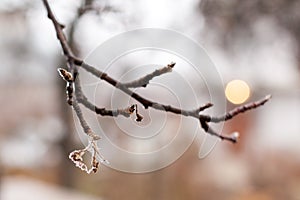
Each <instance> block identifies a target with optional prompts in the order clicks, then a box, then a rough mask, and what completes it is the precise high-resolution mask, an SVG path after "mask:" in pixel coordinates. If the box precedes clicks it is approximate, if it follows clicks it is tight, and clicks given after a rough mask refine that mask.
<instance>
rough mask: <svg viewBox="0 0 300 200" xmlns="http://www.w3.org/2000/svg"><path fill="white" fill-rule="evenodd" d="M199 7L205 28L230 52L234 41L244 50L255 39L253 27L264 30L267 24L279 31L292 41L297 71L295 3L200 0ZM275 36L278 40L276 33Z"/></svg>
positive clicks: (299, 33) (299, 20)
mask: <svg viewBox="0 0 300 200" xmlns="http://www.w3.org/2000/svg"><path fill="white" fill-rule="evenodd" d="M199 6H200V9H201V12H202V13H203V15H204V16H205V19H206V22H207V24H208V26H209V27H210V28H211V29H212V31H214V32H215V33H216V34H217V35H218V39H219V40H220V41H221V42H222V44H223V47H224V48H227V49H231V47H232V46H233V43H234V42H243V43H244V45H245V48H247V44H248V45H249V44H250V43H251V42H253V41H254V40H255V39H257V38H255V26H256V25H257V24H258V23H262V24H261V25H262V26H265V28H266V30H267V29H268V25H269V24H270V23H271V24H274V25H275V26H278V27H280V28H282V29H283V30H284V31H286V32H287V33H288V34H289V36H290V37H292V38H293V40H294V44H295V46H294V48H295V56H296V59H297V60H298V68H299V69H300V12H299V10H300V1H299V0H288V1H286V0H273V1H271V0H263V1H261V0H243V1H240V0H201V1H200V3H199ZM275 34H277V35H278V40H280V39H281V34H280V32H278V33H275ZM235 53H236V52H235ZM274 59H275V58H274Z"/></svg>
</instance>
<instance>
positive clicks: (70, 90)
mask: <svg viewBox="0 0 300 200" xmlns="http://www.w3.org/2000/svg"><path fill="white" fill-rule="evenodd" d="M42 1H43V3H44V5H45V8H46V10H47V13H48V15H47V16H48V18H49V19H50V20H51V21H52V23H53V25H54V28H55V31H56V36H57V39H58V40H59V42H60V45H61V48H62V51H63V53H64V56H65V57H66V63H67V69H62V68H59V69H58V72H59V75H60V76H61V77H62V78H63V79H64V80H65V81H66V93H67V102H68V104H69V105H70V106H72V108H73V110H74V111H75V113H76V115H77V118H78V120H79V122H80V125H81V127H82V129H83V131H84V132H85V134H86V135H87V136H88V138H89V140H90V142H89V144H88V145H87V146H86V147H85V148H84V149H81V150H74V151H73V152H71V153H70V155H69V158H70V159H71V160H72V161H73V162H74V164H75V166H76V167H79V168H80V169H81V170H83V171H85V172H87V173H91V172H94V173H96V172H97V171H98V169H99V165H100V163H108V162H107V161H106V160H105V159H104V157H103V156H102V155H101V154H100V152H99V148H98V146H97V141H98V140H99V139H100V137H99V136H98V135H97V134H95V133H94V132H93V131H92V129H91V128H90V126H89V125H88V123H87V122H86V120H85V118H84V116H83V114H82V111H81V108H80V106H79V104H82V105H83V106H84V107H86V108H87V109H89V110H91V111H92V112H95V113H96V114H99V115H101V116H109V117H117V116H119V115H121V116H124V117H129V116H130V115H131V114H133V113H135V115H136V121H137V122H140V121H142V120H143V117H142V116H141V115H140V114H139V113H138V106H137V104H134V105H129V106H128V107H127V108H120V109H116V110H110V109H106V108H101V107H98V106H96V105H94V104H93V103H91V102H90V101H89V100H88V98H87V97H86V96H85V94H84V92H83V91H82V89H81V85H80V77H79V72H78V68H79V67H80V68H82V69H84V70H86V71H87V72H89V73H91V74H92V75H94V76H96V77H98V78H99V79H101V80H103V81H105V82H107V83H108V84H110V85H112V86H113V87H115V88H117V89H119V90H121V91H123V92H124V93H125V94H127V95H129V96H130V97H131V98H133V99H135V100H136V101H137V102H138V103H140V104H141V105H142V106H143V107H144V109H148V108H152V109H156V110H160V111H162V112H170V113H173V114H177V115H182V116H186V117H192V118H195V119H197V120H199V124H200V126H201V128H202V129H203V130H204V131H205V132H206V133H208V134H211V135H213V136H216V137H218V138H220V139H221V140H226V141H229V142H232V143H236V142H237V141H238V138H239V134H238V133H237V132H235V133H232V134H231V135H222V134H219V133H217V132H216V131H214V130H213V128H212V127H211V126H210V123H220V122H224V121H227V120H230V119H232V118H233V117H235V116H236V115H238V114H241V113H244V112H246V111H249V110H252V109H255V108H257V107H260V106H263V105H264V104H265V103H266V102H268V101H269V100H270V99H271V95H267V96H266V97H264V98H263V99H261V100H258V101H256V102H251V103H249V104H246V105H243V106H240V107H237V108H235V109H233V110H231V111H229V112H228V113H225V114H223V115H220V116H209V115H204V114H202V112H203V111H204V110H206V109H208V108H210V107H212V106H213V104H212V103H207V104H205V105H203V106H200V107H198V108H196V109H193V110H183V109H181V108H176V107H174V106H171V105H165V104H162V103H159V102H155V101H152V100H149V99H147V98H145V97H143V96H141V95H139V94H138V93H135V92H133V91H132V90H131V88H138V87H147V85H148V84H150V81H151V80H152V79H153V78H156V77H158V76H161V75H163V74H166V73H169V72H171V71H172V69H173V68H174V66H175V63H174V62H171V63H170V64H168V65H166V66H165V67H162V68H160V69H156V70H155V71H153V72H152V73H149V74H147V75H145V76H143V77H141V78H139V79H137V80H133V81H131V82H127V83H122V82H119V81H117V80H115V79H114V78H112V77H111V76H109V75H108V74H106V73H104V72H102V71H100V70H98V69H97V68H96V67H94V66H91V65H89V64H87V63H85V62H84V61H83V60H81V59H80V58H78V57H76V56H74V53H73V51H72V49H71V47H70V46H69V44H68V41H67V39H66V36H65V34H64V32H63V28H64V25H62V24H60V23H59V22H58V21H57V19H56V18H55V16H54V14H53V12H52V10H51V8H50V6H49V3H48V1H47V0H42ZM75 89H76V90H75ZM74 91H75V92H74ZM87 151H91V152H92V157H91V167H90V168H88V166H87V165H86V164H85V162H84V160H83V156H84V155H85V153H86V152H87Z"/></svg>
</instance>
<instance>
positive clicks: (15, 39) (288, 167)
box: [0, 0, 300, 200]
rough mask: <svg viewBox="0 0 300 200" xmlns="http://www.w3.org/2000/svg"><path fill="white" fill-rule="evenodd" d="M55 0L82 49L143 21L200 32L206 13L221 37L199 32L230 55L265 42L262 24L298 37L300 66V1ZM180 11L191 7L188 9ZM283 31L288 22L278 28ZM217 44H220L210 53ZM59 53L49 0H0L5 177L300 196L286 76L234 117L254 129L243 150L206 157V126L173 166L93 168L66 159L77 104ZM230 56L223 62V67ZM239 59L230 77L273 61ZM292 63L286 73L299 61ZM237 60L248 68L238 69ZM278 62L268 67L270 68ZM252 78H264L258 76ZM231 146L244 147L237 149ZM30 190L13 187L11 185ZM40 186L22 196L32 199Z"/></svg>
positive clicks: (125, 193) (168, 192) (127, 194)
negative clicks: (259, 104) (259, 102)
mask: <svg viewBox="0 0 300 200" xmlns="http://www.w3.org/2000/svg"><path fill="white" fill-rule="evenodd" d="M50 3H51V6H53V10H54V11H55V14H56V16H57V18H58V19H60V22H62V23H63V24H64V25H66V29H64V31H65V33H66V34H67V35H68V38H69V39H68V41H69V44H70V46H72V48H73V50H76V51H75V53H76V54H77V55H78V56H84V55H86V54H87V53H88V52H89V51H90V50H91V49H93V48H95V47H96V46H97V45H98V44H99V43H100V42H103V41H105V40H106V39H107V38H110V37H111V36H112V35H114V34H117V33H120V32H122V31H125V30H128V29H134V28H141V27H152V26H153V27H162V28H170V29H175V30H177V31H179V32H183V33H184V34H187V35H190V36H192V38H196V39H198V38H197V36H199V32H197V33H196V34H194V32H193V31H194V29H196V30H197V31H198V30H199V29H201V26H202V24H201V22H202V18H200V17H199V15H197V14H199V13H201V14H203V15H204V17H205V18H204V19H205V21H206V25H207V26H206V27H205V30H201V31H200V32H203V31H205V32H208V33H213V34H210V35H209V36H211V35H213V37H207V38H206V37H203V38H204V39H203V38H201V39H200V41H201V40H202V39H203V40H205V41H207V43H209V42H211V41H212V42H216V41H218V42H219V43H218V45H219V46H221V47H223V49H222V53H223V54H225V55H226V56H227V55H228V54H230V53H231V55H233V57H234V59H232V57H230V56H228V57H229V58H228V59H232V60H236V57H235V56H238V55H243V54H244V52H243V50H244V49H246V48H248V47H249V46H250V45H253V44H258V43H261V40H259V39H258V38H257V37H258V36H257V32H256V31H257V29H258V27H259V29H260V30H262V31H266V35H265V36H266V37H268V36H269V35H272V34H273V35H275V37H278V40H281V39H283V38H282V36H284V37H285V36H288V37H290V38H292V42H291V43H292V45H293V48H294V49H293V50H294V51H288V53H289V54H293V53H295V57H296V58H297V59H298V67H299V68H300V25H299V24H300V14H299V13H300V12H299V10H300V8H299V6H300V2H299V0H298V1H297V0H288V1H284V0H263V1H259V0H201V1H199V0H181V1H180V0H178V1H174V0H164V1H151V0H140V1H129V0H128V1H124V0H112V1H110V0H107V1H105V0H81V1H78V0H72V1H60V0H56V1H55V0H52V1H50ZM92 4H93V5H95V7H93V6H91V5H92ZM115 5H117V6H115ZM197 6H198V7H197ZM94 8H95V9H94ZM199 10H200V11H199ZM178 11H182V12H181V13H180V17H178V13H179V12H178ZM194 12H195V13H194ZM201 17H202V15H201ZM159 22H161V23H159ZM199 22H200V23H199ZM270 27H271V28H270ZM274 27H275V29H274ZM276 28H277V29H276ZM274 30H279V31H278V32H276V31H275V33H274ZM189 31H190V32H189ZM272 31H273V33H270V32H272ZM277 35H278V36H277ZM284 39H286V37H285V38H284ZM203 40H202V41H201V42H203ZM81 41H84V42H81ZM79 42H80V43H79ZM79 44H80V46H79ZM207 46H208V48H209V44H207ZM237 46H238V48H236V47H237ZM257 49H258V48H257ZM79 50H80V51H79ZM214 50H215V49H213V48H211V49H210V51H209V54H213V53H214ZM255 51H256V49H255ZM60 52H61V48H60V46H59V43H58V41H57V39H56V38H55V31H54V30H53V26H52V24H51V22H50V20H49V19H47V17H46V12H45V9H44V7H43V5H42V2H41V1H32V0H27V1H26V0H14V1H11V0H3V1H1V2H0V59H1V61H2V63H1V67H0V78H1V79H0V108H1V115H0V121H1V124H0V131H1V134H0V150H1V152H0V156H1V157H0V179H1V175H4V181H3V182H4V183H3V185H5V184H6V180H7V177H8V178H10V177H12V179H11V180H15V179H14V176H16V175H25V176H26V177H27V178H29V179H31V178H36V179H39V180H45V181H48V182H51V183H54V184H57V185H62V186H68V187H72V188H74V189H76V190H77V191H80V192H86V193H90V194H93V195H96V196H100V197H103V198H106V199H124V200H126V199H128V200H134V199H172V200H174V199H195V200H196V199H197V200H198V199H228V200H229V199H230V200H232V199H249V200H250V199H252V200H268V199H295V200H296V199H297V200H298V199H299V195H300V194H299V185H300V176H299V175H300V171H299V169H300V168H299V166H300V161H299V159H298V152H299V148H297V147H299V145H298V140H299V130H300V127H299V126H298V124H299V123H298V121H299V118H300V116H299V114H298V111H297V109H298V108H299V107H300V105H299V95H295V93H294V91H291V90H290V87H286V86H282V85H280V84H281V82H280V84H278V85H280V86H281V89H282V90H281V91H283V92H282V93H281V94H278V95H277V96H276V98H274V99H273V100H272V102H271V104H269V105H267V106H268V107H267V108H265V109H262V110H257V111H255V112H256V113H253V115H252V114H250V115H249V114H246V115H242V116H241V117H239V118H237V119H236V121H234V122H233V123H235V124H234V125H233V127H234V128H235V129H236V128H239V127H241V129H242V130H243V131H241V132H243V134H244V135H243V136H242V139H244V138H246V137H245V132H246V131H248V132H249V134H248V136H249V137H247V138H246V140H247V142H244V143H240V144H238V145H242V148H240V149H239V148H237V147H238V146H237V145H234V146H232V145H231V144H229V145H228V144H227V143H224V144H223V143H221V144H219V145H217V146H216V148H215V149H214V151H213V155H211V156H209V157H207V158H206V159H205V160H198V159H197V158H196V157H197V154H198V153H199V145H200V143H201V141H202V139H203V137H202V136H203V135H202V136H199V138H197V139H196V141H195V143H194V144H193V145H191V147H190V148H189V149H188V150H187V151H186V152H185V154H184V155H183V156H182V157H181V158H180V159H178V160H177V161H176V162H175V163H174V164H172V165H171V166H169V167H167V168H165V169H161V170H159V171H155V172H153V173H146V174H126V173H121V172H118V171H115V170H112V169H110V168H108V167H103V168H102V169H101V170H100V173H98V174H97V175H95V176H87V175H86V174H85V173H83V172H81V171H80V170H78V169H76V168H75V167H74V165H72V163H71V161H70V160H68V159H67V155H68V153H69V152H70V151H71V150H72V149H74V147H75V146H74V145H76V144H75V143H76V141H75V139H74V137H76V138H77V135H76V134H74V132H75V131H74V130H73V126H74V121H73V118H72V116H71V109H70V108H69V107H68V106H67V104H66V102H65V101H64V100H65V98H66V94H65V83H64V81H62V80H61V78H60V77H59V76H58V74H57V72H56V68H57V67H64V66H65V59H64V58H63V55H61V53H60ZM276 59H280V58H277V57H275V58H274V59H273V62H272V63H271V64H274V63H275V64H276V62H277V60H276ZM225 65H226V63H222V62H220V63H218V66H217V67H222V66H225ZM230 67H231V66H230ZM230 67H224V71H223V72H226V73H223V74H222V76H223V77H224V79H225V80H226V79H227V80H228V79H230V78H232V74H234V73H233V72H235V73H236V74H238V75H240V74H242V73H257V74H261V71H260V69H261V68H263V67H264V63H262V62H261V63H259V64H258V65H256V67H258V68H254V66H252V65H251V64H248V63H247V64H246V65H244V68H243V67H240V66H239V65H234V66H233V67H232V68H230ZM252 67H253V68H252ZM284 67H286V66H284ZM288 67H289V68H288V69H287V70H286V71H284V73H281V74H280V75H281V76H285V75H286V74H285V72H290V71H289V70H290V69H291V68H292V67H294V66H292V67H291V66H288ZM237 68H243V70H240V71H238V72H236V71H237V70H236V69H237ZM21 69H22V70H21ZM255 69H259V70H255ZM276 70H277V69H276V68H272V69H265V71H266V72H267V73H268V74H272V73H273V72H274V71H276ZM291 73H293V71H292V72H291ZM228 74H229V76H227V75H228ZM294 74H295V73H294ZM255 75H256V74H255ZM262 78H263V81H264V82H262V83H266V79H267V78H268V77H266V75H265V74H263V75H262ZM269 79H273V77H272V76H270V77H269ZM251 81H253V82H254V83H256V82H258V81H257V77H255V78H253V79H251ZM275 82H278V80H275ZM272 83H273V82H272ZM260 86H261V85H259V86H258V87H256V88H255V89H254V90H255V92H258V93H259V92H260V93H261V94H262V93H265V91H262V90H263V89H265V88H263V89H261V88H260ZM288 86H290V85H288ZM297 87H298V86H297ZM253 88H254V87H253ZM274 88H275V86H274V84H273V85H272V84H269V87H268V88H267V89H274ZM274 90H275V89H274ZM272 93H273V91H272ZM259 95H260V94H259ZM259 95H258V96H259ZM280 95H281V96H280ZM282 96H284V97H285V98H282ZM291 96H292V97H291ZM45 104H46V105H47V106H45ZM231 106H232V105H231ZM282 116H285V117H282ZM249 118H251V120H249ZM245 120H249V121H251V123H245ZM238 123H239V124H238ZM245 124H246V125H245ZM283 124H284V125H287V126H284V127H283V126H282V125H283ZM235 129H233V131H235ZM246 129H247V130H246ZM274 129H275V130H276V131H277V132H274ZM244 130H245V131H244ZM258 130H259V131H258ZM238 131H239V130H238ZM278 132H279V133H278ZM203 134H204V133H203ZM250 136H251V137H250ZM248 138H249V140H248ZM272 144H274V146H272ZM276 145H277V146H276ZM78 146H81V143H78ZM292 147H293V148H292ZM232 149H234V151H235V152H238V153H237V154H232V152H233V151H231V150H232ZM16 155H17V156H16ZM279 172H280V173H279ZM25 188H26V187H25ZM1 189H2V188H1ZM4 189H5V188H4ZM22 189H23V187H22V188H21V187H20V188H14V189H13V192H12V193H17V192H18V191H22ZM37 190H38V189H37ZM36 192H39V191H36ZM1 193H2V194H3V193H4V192H3V189H2V190H1ZM30 195H31V196H30ZM33 195H35V193H32V194H29V196H24V197H23V199H31V197H32V196H33ZM0 198H1V196H0ZM1 200H2V198H1ZM3 200H6V199H3Z"/></svg>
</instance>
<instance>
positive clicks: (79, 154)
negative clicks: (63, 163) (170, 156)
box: [69, 140, 109, 174]
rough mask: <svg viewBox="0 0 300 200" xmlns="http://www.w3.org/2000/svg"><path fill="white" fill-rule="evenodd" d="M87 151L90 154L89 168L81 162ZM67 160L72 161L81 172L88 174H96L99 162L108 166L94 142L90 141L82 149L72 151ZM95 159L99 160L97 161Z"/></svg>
mask: <svg viewBox="0 0 300 200" xmlns="http://www.w3.org/2000/svg"><path fill="white" fill-rule="evenodd" d="M89 151H90V152H91V154H92V156H91V161H90V162H91V164H90V167H88V166H87V165H86V164H85V162H84V160H83V156H84V155H85V154H86V153H87V152H89ZM69 158H70V159H71V160H72V162H73V163H74V164H75V166H76V167H78V168H80V169H81V170H82V171H85V172H86V173H88V174H90V173H91V172H93V173H96V172H97V171H98V169H99V167H100V162H101V163H106V164H109V162H108V161H107V160H105V159H104V157H103V156H102V155H101V154H100V152H99V148H98V146H97V143H96V140H91V141H90V142H89V144H88V145H87V146H86V147H85V148H84V149H81V150H74V151H72V152H71V153H70V154H69ZM97 158H98V159H99V161H98V159H97Z"/></svg>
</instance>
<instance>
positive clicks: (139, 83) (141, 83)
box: [123, 62, 176, 88]
mask: <svg viewBox="0 0 300 200" xmlns="http://www.w3.org/2000/svg"><path fill="white" fill-rule="evenodd" d="M175 64H176V63H174V62H172V63H170V64H168V65H167V66H165V67H163V68H160V69H156V70H155V71H154V72H152V73H150V74H147V75H146V76H144V77H141V78H139V79H137V80H134V81H131V82H128V83H123V85H124V86H125V87H127V88H137V87H147V85H148V84H149V82H150V80H152V79H153V78H154V77H156V76H160V75H162V74H165V73H168V72H171V71H172V69H173V67H174V66H175Z"/></svg>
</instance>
